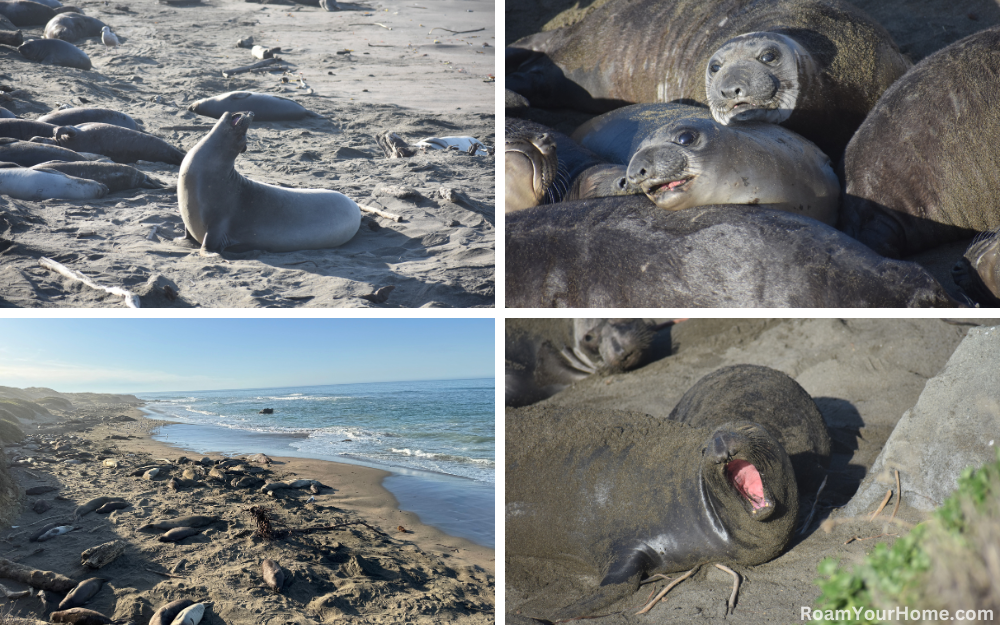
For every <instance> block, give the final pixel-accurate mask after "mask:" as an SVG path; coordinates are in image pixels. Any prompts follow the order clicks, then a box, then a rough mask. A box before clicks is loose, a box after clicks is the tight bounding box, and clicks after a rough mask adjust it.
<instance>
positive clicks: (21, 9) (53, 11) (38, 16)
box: [0, 0, 78, 27]
mask: <svg viewBox="0 0 1000 625" xmlns="http://www.w3.org/2000/svg"><path fill="white" fill-rule="evenodd" d="M77 10H78V9H76V8H74V7H64V6H60V7H57V8H53V7H50V6H47V5H45V4H43V3H41V2H33V1H32V0H0V14H2V15H4V16H5V17H7V19H9V20H10V21H11V22H12V23H13V24H14V25H15V26H17V27H24V26H44V25H45V24H46V23H48V21H49V20H51V19H52V18H53V17H55V16H56V15H57V14H59V13H62V12H70V11H77Z"/></svg>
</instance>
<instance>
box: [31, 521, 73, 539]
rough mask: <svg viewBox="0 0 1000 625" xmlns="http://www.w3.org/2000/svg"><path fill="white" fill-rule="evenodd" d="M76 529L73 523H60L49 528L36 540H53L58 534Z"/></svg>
mask: <svg viewBox="0 0 1000 625" xmlns="http://www.w3.org/2000/svg"><path fill="white" fill-rule="evenodd" d="M74 529H76V528H75V527H73V526H72V525H59V526H57V527H53V528H52V529H50V530H48V531H47V532H45V533H44V534H42V535H41V536H39V537H38V538H37V539H35V540H36V542H40V543H44V542H45V541H47V540H52V539H53V538H55V537H56V536H62V535H63V534H66V533H69V532H72V531H73V530H74Z"/></svg>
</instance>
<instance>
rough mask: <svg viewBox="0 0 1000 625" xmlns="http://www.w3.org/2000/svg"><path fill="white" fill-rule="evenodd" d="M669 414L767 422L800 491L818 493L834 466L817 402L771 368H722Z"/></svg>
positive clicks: (699, 423)
mask: <svg viewBox="0 0 1000 625" xmlns="http://www.w3.org/2000/svg"><path fill="white" fill-rule="evenodd" d="M668 418H669V419H671V420H673V421H680V422H682V423H687V424H688V425H693V426H695V427H717V426H719V425H721V424H723V423H725V422H727V421H734V420H735V421H753V422H754V423H759V424H760V425H763V426H764V427H765V428H767V431H768V432H770V433H771V436H773V437H774V439H775V440H776V441H778V442H779V443H781V446H782V447H783V448H784V450H785V453H787V454H788V457H789V458H790V459H791V461H792V467H793V468H794V469H795V477H796V481H797V482H798V485H799V494H800V495H807V494H811V493H815V491H816V489H817V488H818V487H819V485H820V483H821V482H822V480H823V477H824V476H825V475H826V469H827V467H829V466H830V434H829V432H827V429H826V422H825V421H824V420H823V415H822V414H821V413H820V411H819V408H817V407H816V402H814V401H813V398H812V397H810V396H809V393H808V392H806V390H805V389H804V388H802V386H800V385H799V383H798V382H796V381H795V380H793V379H792V378H790V377H789V376H788V375H786V374H784V373H782V372H781V371H777V370H776V369H772V368H770V367H762V366H760V365H733V366H730V367H723V368H721V369H717V370H715V371H713V372H712V373H710V374H708V375H706V376H705V377H703V378H702V379H700V380H698V382H697V383H696V384H695V385H694V386H692V387H691V388H690V389H688V391H687V392H686V393H684V395H683V396H682V397H681V398H680V400H679V401H678V402H677V405H676V406H674V409H673V411H671V413H670V416H669V417H668Z"/></svg>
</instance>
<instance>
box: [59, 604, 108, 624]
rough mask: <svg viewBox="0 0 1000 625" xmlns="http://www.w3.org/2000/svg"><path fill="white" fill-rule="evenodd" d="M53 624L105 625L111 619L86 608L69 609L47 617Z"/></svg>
mask: <svg viewBox="0 0 1000 625" xmlns="http://www.w3.org/2000/svg"><path fill="white" fill-rule="evenodd" d="M49 619H50V620H51V621H52V622H53V623H72V624H73V625H107V624H108V623H110V622H111V619H109V618H108V617H106V616H104V615H103V614H101V613H100V612H95V611H93V610H88V609H86V608H70V609H68V610H60V611H58V612H53V613H52V614H50V615H49Z"/></svg>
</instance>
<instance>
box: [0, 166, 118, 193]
mask: <svg viewBox="0 0 1000 625" xmlns="http://www.w3.org/2000/svg"><path fill="white" fill-rule="evenodd" d="M5 165H12V163H0V195H6V196H9V197H13V198H17V199H19V200H31V201H35V202H40V201H42V200H51V199H58V200H95V199H97V198H102V197H104V196H105V195H107V194H108V187H107V186H105V185H104V184H102V183H100V182H97V181H95V180H87V179H83V178H80V177H74V176H72V175H67V174H64V173H62V172H59V171H41V170H34V169H27V168H25V167H18V166H13V167H5Z"/></svg>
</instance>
